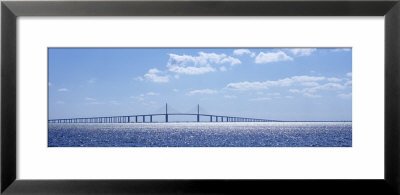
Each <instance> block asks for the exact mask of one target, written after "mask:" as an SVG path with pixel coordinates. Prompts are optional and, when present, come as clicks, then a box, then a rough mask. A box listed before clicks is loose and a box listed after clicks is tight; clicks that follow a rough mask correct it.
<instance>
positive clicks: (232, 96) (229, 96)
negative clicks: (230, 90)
mask: <svg viewBox="0 0 400 195" xmlns="http://www.w3.org/2000/svg"><path fill="white" fill-rule="evenodd" d="M224 98H227V99H235V98H237V97H236V96H234V95H224Z"/></svg>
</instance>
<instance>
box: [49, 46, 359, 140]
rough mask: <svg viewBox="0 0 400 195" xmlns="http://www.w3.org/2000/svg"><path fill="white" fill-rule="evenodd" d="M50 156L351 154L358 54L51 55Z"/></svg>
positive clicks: (62, 50) (160, 51)
mask: <svg viewBox="0 0 400 195" xmlns="http://www.w3.org/2000/svg"><path fill="white" fill-rule="evenodd" d="M47 57H48V83H46V84H47V85H48V147H352V48H349V47H342V48H331V47H321V48H311V47H301V48H278V47H276V48H251V47H237V48H231V47H229V48H222V47H221V48H214V47H210V48H206V47H202V48H196V47H193V48H173V47H171V48H156V47H149V48H107V47H105V48H100V47H99V48H97V47H95V48H90V47H88V48H79V47H76V48H74V47H50V48H48V56H47Z"/></svg>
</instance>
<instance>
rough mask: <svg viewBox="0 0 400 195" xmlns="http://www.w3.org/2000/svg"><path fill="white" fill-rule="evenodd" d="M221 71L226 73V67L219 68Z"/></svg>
mask: <svg viewBox="0 0 400 195" xmlns="http://www.w3.org/2000/svg"><path fill="white" fill-rule="evenodd" d="M219 70H220V71H222V72H225V71H227V69H226V67H225V66H221V67H220V68H219Z"/></svg>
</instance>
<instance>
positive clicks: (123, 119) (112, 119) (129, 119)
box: [48, 113, 278, 123]
mask: <svg viewBox="0 0 400 195" xmlns="http://www.w3.org/2000/svg"><path fill="white" fill-rule="evenodd" d="M154 116H164V117H165V120H164V121H165V122H168V116H197V117H196V119H197V120H195V121H193V122H202V121H201V120H200V119H201V118H203V119H204V117H207V121H209V122H278V120H269V119H257V118H247V117H236V116H225V115H213V114H199V113H197V114H196V113H167V114H139V115H128V116H106V117H87V118H67V119H50V120H48V122H49V123H144V122H150V123H152V122H153V117H154ZM203 121H204V120H203Z"/></svg>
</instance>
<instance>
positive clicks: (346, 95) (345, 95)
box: [338, 93, 352, 99]
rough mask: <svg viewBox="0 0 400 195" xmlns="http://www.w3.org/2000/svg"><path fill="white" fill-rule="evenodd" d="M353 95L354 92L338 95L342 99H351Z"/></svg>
mask: <svg viewBox="0 0 400 195" xmlns="http://www.w3.org/2000/svg"><path fill="white" fill-rule="evenodd" d="M351 96H352V93H341V94H339V95H338V97H340V98H342V99H350V98H351Z"/></svg>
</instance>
